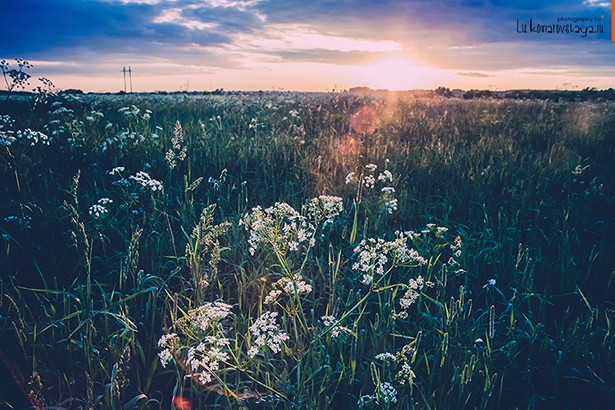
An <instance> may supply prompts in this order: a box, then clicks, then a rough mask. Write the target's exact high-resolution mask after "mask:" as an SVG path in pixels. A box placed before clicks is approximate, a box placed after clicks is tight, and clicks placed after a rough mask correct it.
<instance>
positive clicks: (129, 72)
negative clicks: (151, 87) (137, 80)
mask: <svg viewBox="0 0 615 410" xmlns="http://www.w3.org/2000/svg"><path fill="white" fill-rule="evenodd" d="M128 77H129V78H130V93H131V94H132V70H131V69H130V66H128Z"/></svg>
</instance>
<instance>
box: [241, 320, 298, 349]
mask: <svg viewBox="0 0 615 410" xmlns="http://www.w3.org/2000/svg"><path fill="white" fill-rule="evenodd" d="M277 316H278V313H277V312H265V313H263V314H262V315H261V316H260V317H259V318H258V319H256V321H255V322H254V324H253V325H252V326H250V333H251V334H252V336H253V337H255V338H256V340H255V341H254V343H255V344H256V347H254V346H253V347H251V348H250V349H249V350H248V356H249V357H250V358H253V357H254V356H256V355H257V354H258V353H259V348H262V347H264V346H268V347H269V349H270V350H271V351H272V352H273V353H279V352H280V351H281V350H282V347H281V344H282V343H283V342H285V341H286V340H288V339H289V337H288V335H287V334H286V332H284V331H283V330H281V329H280V328H279V327H278V325H277V324H276V317H277Z"/></svg>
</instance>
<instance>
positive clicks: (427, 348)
mask: <svg viewBox="0 0 615 410" xmlns="http://www.w3.org/2000/svg"><path fill="white" fill-rule="evenodd" d="M360 107H370V110H372V111H373V112H374V113H375V117H374V118H377V119H378V121H377V127H376V128H375V129H374V128H370V129H360V127H359V126H357V123H356V118H357V117H356V116H355V117H353V114H355V113H356V112H357V110H358V109H359V108H360ZM613 108H614V107H613V105H612V104H611V103H607V102H596V103H587V102H584V103H569V102H566V103H559V102H552V101H506V100H471V101H468V100H456V99H403V98H400V99H396V98H391V99H388V100H378V101H376V100H374V101H372V99H370V98H366V97H357V96H353V95H350V94H299V93H243V94H242V93H230V94H226V95H223V96H130V95H127V96H100V95H86V96H82V97H74V96H70V95H65V96H60V97H59V98H58V99H57V100H55V101H49V102H48V103H46V104H39V105H38V106H37V107H36V110H35V111H31V110H29V109H28V108H27V104H26V103H23V104H20V102H19V101H17V100H15V101H14V102H12V103H11V104H4V105H2V106H0V109H1V110H2V111H3V112H4V113H6V114H7V115H8V116H9V117H10V118H9V117H3V118H4V119H3V120H2V121H3V125H2V124H0V125H2V127H1V128H0V133H1V135H0V137H1V139H2V153H1V154H0V155H1V156H2V164H3V165H2V166H3V172H2V175H0V178H1V181H2V182H1V185H0V186H1V187H2V189H3V196H2V199H1V200H0V218H1V219H0V221H1V224H0V230H1V233H2V239H1V240H0V241H1V244H2V245H1V248H0V250H1V251H2V253H3V258H2V262H1V263H2V272H3V273H2V275H3V276H2V280H1V281H0V286H1V289H2V292H3V296H2V299H1V301H0V309H1V312H0V314H1V318H2V320H1V321H0V332H1V334H2V339H1V340H2V342H1V343H0V347H1V349H2V352H3V353H4V354H3V361H4V362H5V365H6V366H7V369H8V370H10V371H9V372H5V373H6V374H7V377H5V379H3V383H5V384H6V385H12V386H16V387H18V388H19V389H20V390H23V393H19V391H17V393H18V394H15V395H12V396H10V397H9V395H6V397H7V398H6V399H5V398H4V395H3V396H2V397H3V400H0V405H4V406H5V407H7V408H10V406H11V405H13V406H16V405H17V404H11V403H17V401H16V400H18V399H19V398H18V397H17V396H23V397H25V398H26V400H27V402H28V403H30V406H32V407H34V408H44V407H45V406H55V407H56V408H71V409H77V408H87V409H89V408H92V409H99V408H105V409H106V408H109V409H116V408H117V409H119V408H152V409H153V408H170V407H176V408H181V407H182V406H183V404H182V403H184V401H188V402H189V403H191V406H192V408H209V407H215V406H218V407H224V408H227V407H228V408H240V407H244V408H246V407H247V408H291V407H292V408H297V407H299V408H337V407H348V408H357V407H358V406H359V405H360V404H361V405H362V406H363V407H366V408H367V407H370V406H372V407H379V408H380V407H387V408H400V409H401V408H404V409H405V408H416V409H458V408H480V409H490V408H528V409H530V408H567V407H569V408H598V407H601V408H608V407H609V406H612V405H613V404H614V403H615V398H614V397H613V388H612V386H613V385H615V374H614V372H613V370H612V368H611V366H609V363H611V362H612V360H613V354H614V353H613V334H612V330H611V328H612V322H613V319H614V314H613V297H612V289H611V287H612V281H613V276H614V271H613V269H612V265H613V252H612V249H611V248H612V246H611V245H610V244H611V243H612V240H613V238H612V227H613V222H614V220H613V215H612V212H611V210H612V209H613V205H614V195H613V191H612V187H613V184H614V182H615V181H614V180H613V175H614V174H613V170H612V160H611V158H612V155H613V146H614V145H613V142H614V141H613V135H615V132H614V131H615V121H614V117H613ZM353 118H355V119H353ZM12 121H14V122H12ZM351 124H353V125H351ZM368 128H369V127H368ZM26 129H29V130H33V131H26ZM18 131H21V132H20V133H18ZM37 131H40V132H42V133H43V134H44V135H46V136H47V137H48V138H49V143H48V144H47V140H45V139H44V138H43V136H41V135H40V134H38V133H37ZM361 132H362V133H361ZM369 164H374V165H375V166H376V168H375V170H374V168H373V167H370V166H368V165H369ZM385 170H386V171H387V172H389V173H390V175H391V179H392V180H391V181H389V180H388V179H387V178H385V177H383V178H381V179H378V176H379V175H380V174H382V175H384V171H385ZM142 172H145V173H147V176H146V175H145V174H139V173H142ZM351 172H352V173H354V179H353V178H347V177H348V175H349V174H350V173H351ZM371 176H373V177H374V180H375V181H374V187H373V188H370V186H369V178H370V177H371ZM347 179H348V183H347ZM385 187H388V188H393V190H391V189H388V191H386V192H385V191H382V188H385ZM321 195H332V196H337V197H340V198H343V199H342V203H343V211H342V212H341V213H339V215H337V216H336V217H335V218H334V219H332V220H331V221H330V222H327V223H326V224H324V225H325V226H323V222H324V220H320V221H316V220H312V222H311V223H313V224H314V231H313V234H314V243H313V244H310V245H306V244H305V243H304V244H303V245H301V247H299V248H298V250H297V251H294V250H291V249H289V248H288V247H289V246H290V242H292V240H290V239H288V238H286V241H282V242H280V243H281V244H282V245H281V246H282V247H272V246H273V245H272V243H273V242H271V241H270V242H267V241H265V242H264V243H261V245H259V246H256V247H254V246H253V245H254V243H250V238H251V237H250V235H251V232H252V231H253V230H254V229H256V228H255V227H254V226H253V225H249V224H248V225H249V226H248V228H250V229H246V221H248V220H247V219H246V218H247V215H250V214H253V212H254V211H253V208H254V207H256V206H261V207H262V209H263V210H264V209H266V208H268V207H271V206H274V205H275V204H276V203H278V202H279V203H286V204H288V206H289V207H292V208H293V209H295V210H297V212H298V215H300V218H305V219H301V220H305V221H308V220H309V218H310V217H314V214H313V213H312V214H309V213H308V208H305V209H304V210H302V209H303V207H304V205H307V204H309V201H310V200H311V199H312V198H315V197H318V196H321ZM107 198H108V199H109V200H110V201H109V200H106V199H107ZM393 199H394V200H395V201H396V202H391V201H392V200H393ZM214 205H215V207H214ZM310 215H311V216H310ZM288 217H289V216H288V215H287V216H285V217H284V218H288ZM284 218H283V219H281V220H279V221H278V222H279V223H280V224H282V225H280V227H282V226H284V224H285V223H289V219H284ZM292 218H295V217H292ZM292 218H291V219H292ZM297 218H299V217H297ZM241 221H243V224H242V223H241ZM442 227H446V228H448V230H444V229H440V230H438V228H442ZM280 229H281V228H280ZM409 230H413V231H415V233H414V234H412V235H410V236H408V238H407V239H406V242H405V244H406V245H405V246H408V248H409V249H410V248H413V249H415V250H416V251H417V252H418V253H419V255H420V256H421V257H423V258H425V263H424V264H423V263H418V264H417V263H410V264H404V263H396V262H394V261H393V260H391V259H389V261H388V262H387V263H388V265H386V267H385V272H386V273H385V274H384V275H383V276H380V275H379V274H377V275H374V281H373V282H371V283H367V284H365V283H362V280H363V281H364V276H363V274H364V272H363V271H361V268H360V267H359V266H357V265H356V263H357V262H358V261H360V257H361V256H360V251H361V249H363V248H361V246H362V245H361V242H362V241H366V242H365V243H368V242H369V238H373V239H382V240H384V241H389V242H392V241H394V240H395V238H398V237H396V236H395V235H394V232H396V231H401V232H407V231H409ZM275 232H277V234H276V235H278V236H277V237H276V238H278V239H280V238H282V237H280V236H279V235H280V231H275ZM310 232H312V231H310ZM267 243H268V245H267ZM251 248H253V249H251ZM389 256H390V255H389ZM419 276H420V277H421V278H422V279H423V281H424V283H425V284H426V283H427V282H429V283H432V284H433V287H428V286H425V287H421V288H420V289H419V288H418V287H415V288H413V287H412V286H415V285H412V283H413V282H411V279H412V280H416V279H417V278H418V277H419ZM284 280H285V281H286V282H284ZM284 283H286V284H290V285H289V286H290V287H287V288H285V289H286V291H282V290H281V289H283V288H284V285H283V284H284ZM301 283H303V285H301ZM304 285H305V286H308V285H309V287H310V290H309V291H305V289H307V288H302V289H304V290H303V291H299V286H304ZM416 286H418V285H416ZM276 289H278V290H280V291H281V293H280V295H281V296H279V298H280V299H279V300H277V301H276V302H271V303H269V304H264V302H265V298H266V297H267V296H268V295H270V292H271V291H272V290H276ZM293 289H294V290H293ZM411 289H414V290H413V291H412V292H414V293H412V292H411V291H410V290H411ZM408 292H410V293H408ZM410 294H412V295H415V296H414V297H415V299H413V303H412V304H411V306H410V307H409V308H407V309H403V306H402V305H401V304H400V303H402V302H401V300H404V298H407V297H410V296H408V295H410ZM406 300H407V299H406ZM211 302H217V303H222V302H224V303H225V304H229V305H230V306H231V307H230V308H229V309H230V310H229V314H228V315H227V316H224V317H220V318H219V319H217V321H215V323H214V322H212V324H211V326H210V327H206V328H200V330H199V331H198V332H197V331H195V330H194V328H193V327H194V326H192V325H190V323H192V322H191V321H194V320H196V318H197V315H198V314H199V313H198V312H201V311H203V309H204V308H203V306H209V305H208V304H210V303H211ZM199 309H201V310H200V311H199ZM265 312H277V313H278V316H277V318H276V322H275V325H276V326H277V327H278V329H279V331H280V332H283V333H285V334H286V335H288V339H287V340H284V341H283V343H281V344H280V351H276V349H271V348H270V347H266V346H264V345H263V346H260V345H259V352H258V354H254V355H252V354H251V353H254V351H250V350H249V349H250V348H251V347H252V348H254V347H256V346H257V342H256V336H255V333H254V332H253V331H252V330H251V329H252V328H253V327H254V326H255V325H256V323H257V319H258V318H259V317H262V315H263V313H265ZM331 317H333V318H331ZM182 323H184V325H182ZM191 326H192V327H191ZM208 326H209V325H208ZM191 329H192V330H191ZM172 333H176V334H178V340H179V342H178V343H179V344H177V345H173V344H172V345H168V346H167V347H170V350H169V352H170V354H171V356H170V357H167V359H169V360H168V364H167V366H166V367H164V368H163V367H162V366H161V361H160V357H159V353H161V351H162V350H164V348H165V345H164V343H163V346H162V347H159V346H158V342H159V339H160V338H161V336H163V335H165V334H169V335H170V334H172ZM208 336H209V337H210V339H206V338H207V337H208ZM211 337H215V338H217V339H215V340H219V339H221V338H222V339H228V341H229V342H228V344H226V345H225V344H224V343H226V342H222V345H221V346H222V350H221V352H224V353H226V356H224V357H223V356H221V358H220V360H218V363H217V366H219V370H217V371H216V370H215V369H213V370H212V369H209V370H211V372H209V373H208V374H210V375H211V376H212V378H211V380H208V381H207V382H204V381H203V380H199V377H198V375H193V376H192V377H188V378H186V377H184V376H186V375H187V374H188V375H190V374H192V373H194V370H195V369H191V368H190V363H191V362H190V360H189V358H188V356H187V355H188V349H189V347H191V346H192V347H196V346H198V344H199V343H202V342H203V341H204V340H210V341H211V340H214V339H211ZM173 343H175V342H173ZM212 343H213V342H212ZM385 353H389V355H386V354H385ZM383 354H385V355H383ZM199 369H200V370H203V367H200V368H199ZM410 371H411V372H412V373H410ZM9 374H11V376H10V377H8V375H9ZM411 374H412V375H413V377H411ZM391 389H395V391H396V394H395V395H394V397H395V401H393V400H392V397H393V395H391ZM14 390H16V389H14ZM7 394H8V393H7ZM174 398H177V400H174ZM179 398H181V400H179ZM182 400H184V401H182Z"/></svg>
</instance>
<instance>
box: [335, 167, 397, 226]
mask: <svg viewBox="0 0 615 410" xmlns="http://www.w3.org/2000/svg"><path fill="white" fill-rule="evenodd" d="M387 164H388V161H387ZM377 169H378V166H377V165H376V164H367V165H366V166H365V170H364V172H363V174H362V175H361V176H360V177H357V174H356V173H355V172H350V173H349V174H348V175H346V181H345V182H346V185H349V184H355V183H357V182H359V181H361V183H362V186H363V187H365V188H367V189H369V190H372V189H374V188H375V187H376V185H377V184H379V185H380V186H382V185H385V186H383V187H382V188H381V190H380V192H381V197H380V209H381V210H382V211H385V212H387V213H389V214H392V213H393V212H395V211H396V210H397V206H398V202H397V199H396V198H395V195H394V194H395V188H394V187H392V186H390V185H389V184H392V183H393V182H394V178H393V174H392V173H391V171H389V170H388V169H385V170H384V171H383V172H382V173H380V174H378V176H376V170H377Z"/></svg>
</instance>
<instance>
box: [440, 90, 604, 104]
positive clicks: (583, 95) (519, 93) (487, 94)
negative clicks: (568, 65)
mask: <svg viewBox="0 0 615 410" xmlns="http://www.w3.org/2000/svg"><path fill="white" fill-rule="evenodd" d="M436 91H437V90H436ZM436 94H437V92H436ZM463 98H464V99H466V100H471V99H473V98H512V99H527V100H564V101H589V100H604V101H614V100H615V90H613V88H609V89H608V90H597V89H596V88H589V87H587V88H585V89H583V90H579V91H559V90H555V91H551V90H513V91H507V92H496V91H489V90H470V91H467V92H466V93H465V94H463Z"/></svg>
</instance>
